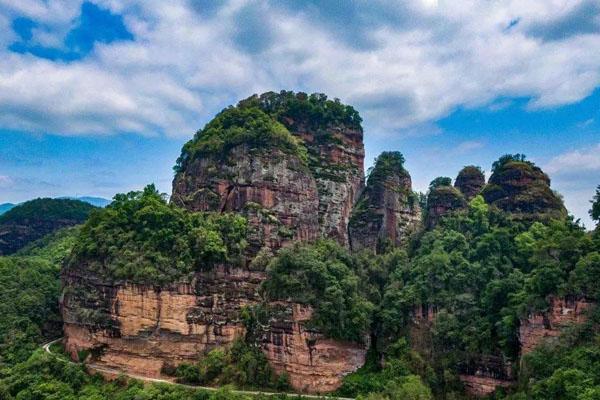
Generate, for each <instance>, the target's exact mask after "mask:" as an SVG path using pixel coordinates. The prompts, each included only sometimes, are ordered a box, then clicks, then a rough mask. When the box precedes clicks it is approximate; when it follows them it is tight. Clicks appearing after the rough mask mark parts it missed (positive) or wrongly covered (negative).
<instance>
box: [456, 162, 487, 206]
mask: <svg viewBox="0 0 600 400" xmlns="http://www.w3.org/2000/svg"><path fill="white" fill-rule="evenodd" d="M484 186H485V175H484V174H483V171H482V170H481V168H480V167H477V166H475V165H467V166H466V167H464V168H463V169H461V170H460V172H459V173H458V175H457V176H456V179H455V181H454V187H455V188H457V189H458V190H460V192H461V193H462V194H463V195H464V196H465V198H466V199H467V200H471V199H472V198H473V197H475V196H477V195H478V194H479V193H480V192H481V190H482V189H483V187H484Z"/></svg>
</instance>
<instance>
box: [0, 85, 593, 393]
mask: <svg viewBox="0 0 600 400" xmlns="http://www.w3.org/2000/svg"><path fill="white" fill-rule="evenodd" d="M360 124H361V119H360V116H359V115H358V113H357V112H356V111H355V110H354V109H353V108H352V107H350V106H347V105H344V104H342V103H340V102H339V101H337V100H330V99H328V98H327V97H326V96H324V95H319V94H315V95H306V94H304V93H293V92H281V93H272V92H269V93H265V94H262V95H260V96H258V95H257V96H252V97H250V98H248V99H246V100H243V101H241V102H240V103H238V104H237V105H236V106H232V107H229V108H227V109H225V110H223V111H222V112H221V113H220V114H218V115H217V116H216V117H215V118H214V119H213V120H212V121H210V122H209V123H208V124H207V125H206V126H205V127H204V128H203V129H201V130H199V131H198V132H197V133H196V135H195V136H194V137H193V138H192V139H191V140H190V141H189V142H188V143H187V144H186V145H185V146H184V148H183V149H182V153H181V156H180V157H179V159H178V160H177V162H176V166H175V177H174V180H173V192H172V195H171V197H170V199H171V201H170V202H168V201H167V200H166V198H167V196H166V195H164V194H161V193H159V192H158V191H157V190H156V188H155V187H154V186H153V185H148V186H147V187H146V188H144V189H143V190H141V191H137V192H130V193H126V194H118V195H116V196H115V198H114V201H113V202H112V203H111V204H110V205H108V206H107V207H106V208H104V209H99V210H97V211H94V212H93V213H91V215H90V216H89V218H88V219H87V220H86V221H85V223H84V224H83V225H82V226H81V227H79V228H75V229H72V230H67V231H59V232H61V233H57V234H55V235H52V236H47V237H46V238H44V239H41V240H40V241H37V242H35V243H34V244H31V245H29V246H27V247H25V248H24V249H23V250H21V251H20V252H18V253H17V254H16V255H14V256H11V257H1V258H0V260H1V262H2V263H4V264H5V265H7V267H6V271H5V272H6V275H7V279H8V280H7V282H6V283H5V285H6V286H7V287H10V288H11V290H14V291H16V292H17V293H19V290H21V289H19V286H22V292H21V293H23V295H24V296H28V295H29V294H28V293H29V292H28V291H29V290H30V289H31V287H33V288H35V290H39V289H40V288H48V290H47V291H44V292H43V293H42V294H41V295H40V296H41V297H40V296H38V295H37V294H36V295H35V296H33V297H34V298H40V299H42V300H41V301H39V302H37V303H34V304H38V305H36V306H35V307H32V308H31V309H32V310H34V311H35V313H36V315H35V316H32V317H31V318H30V320H29V321H30V322H27V324H25V327H24V328H23V329H25V330H26V331H28V332H34V334H32V335H29V334H27V335H21V334H20V333H19V332H22V331H15V330H13V331H11V330H10V329H8V328H5V331H6V332H7V333H6V334H4V336H3V338H2V343H3V346H0V349H5V350H2V351H6V356H5V357H6V360H9V358H10V357H13V358H12V359H11V360H10V361H5V363H6V364H7V365H9V366H10V368H9V369H8V370H7V372H5V373H4V375H3V377H0V394H2V393H9V394H10V395H11V396H17V395H18V394H19V393H20V392H23V393H25V392H26V390H29V389H23V388H27V387H35V388H36V389H35V390H37V391H38V392H39V393H50V392H51V391H52V390H59V388H60V390H63V391H64V393H71V396H72V398H111V396H112V395H113V394H114V393H119V395H121V396H124V397H122V398H127V399H129V398H134V397H133V394H132V395H131V396H130V397H126V396H127V395H125V394H123V392H122V391H123V390H129V389H124V387H125V386H118V387H115V386H114V385H113V386H111V385H112V384H102V383H100V382H99V381H97V382H95V381H94V382H93V381H90V379H89V378H87V377H86V376H85V375H83V374H82V372H81V370H80V369H76V368H74V369H73V370H72V371H71V372H70V374H71V375H69V372H68V371H65V370H63V369H62V367H61V368H58V367H51V366H52V365H53V364H52V360H51V359H48V358H47V356H45V355H43V356H42V355H40V354H34V355H33V356H32V357H31V358H30V359H29V360H28V361H26V362H22V363H21V361H24V360H25V358H26V356H27V355H28V354H29V352H30V350H31V349H32V348H33V347H35V343H36V342H39V341H40V340H41V338H42V337H44V336H45V335H47V334H48V332H51V330H50V329H49V328H47V327H52V326H55V325H53V324H52V321H55V317H54V316H55V315H56V303H54V304H53V303H52V300H53V299H56V300H58V298H59V296H58V294H57V289H56V288H57V287H58V281H57V276H56V271H57V268H58V267H57V265H58V264H59V263H62V264H63V268H62V270H61V280H62V293H61V295H60V315H61V317H62V324H63V332H64V341H63V344H64V349H65V351H66V353H67V355H68V356H69V357H71V359H73V360H78V361H86V362H93V363H95V364H97V365H101V366H102V365H104V366H107V367H111V368H119V369H121V370H124V371H127V372H129V373H134V374H139V375H144V376H148V377H159V376H162V377H166V378H169V379H175V380H177V381H179V382H184V383H188V384H201V385H212V386H223V385H226V384H232V385H235V386H237V387H242V388H257V389H260V390H267V389H268V390H290V389H292V390H294V391H296V392H305V393H335V394H337V395H341V396H345V397H357V396H362V397H361V398H369V399H389V400H394V399H434V398H435V399H464V398H470V397H473V396H475V397H484V396H492V398H496V399H513V400H515V399H536V400H538V399H539V400H541V399H575V400H588V399H594V398H595V397H594V396H597V394H598V393H600V374H599V373H598V371H600V368H599V367H600V365H598V352H597V343H598V340H600V316H599V311H598V308H597V303H598V301H599V300H600V286H599V284H598V282H600V234H599V232H598V230H596V231H595V232H586V231H585V230H584V229H583V228H582V227H581V226H579V225H578V223H577V222H574V221H573V220H572V218H570V217H568V215H567V212H566V210H565V208H564V205H563V204H562V200H561V198H560V196H559V195H558V194H556V193H555V192H553V191H552V189H551V182H550V179H549V177H548V176H547V175H546V174H545V173H544V172H543V171H542V170H541V169H540V168H539V167H538V166H536V165H535V164H534V163H532V162H530V161H528V160H527V159H526V157H524V156H523V155H521V154H515V155H505V156H502V157H500V158H499V160H498V161H497V162H496V163H494V164H493V165H492V174H491V177H490V179H489V181H488V182H485V178H484V174H483V171H482V169H481V168H479V167H477V166H472V165H471V166H467V167H465V168H463V169H462V170H461V171H457V174H458V175H457V177H456V179H454V180H453V179H452V178H449V177H439V178H436V179H434V180H433V181H432V182H431V184H430V186H429V190H428V193H427V194H425V195H419V194H416V193H414V192H413V190H412V186H411V177H410V172H409V171H408V170H407V169H406V167H405V164H404V163H405V160H404V156H403V155H402V154H401V153H400V152H391V151H390V152H384V153H382V154H381V155H380V156H379V157H377V159H376V161H375V164H374V167H373V169H372V170H370V171H369V173H368V174H367V176H366V177H365V176H364V174H363V172H362V171H363V169H362V168H363V163H364V160H363V158H364V146H363V143H362V135H363V131H362V127H361V125H360ZM599 197H600V196H596V198H595V199H593V201H594V203H593V204H592V212H591V215H592V216H593V218H594V219H596V220H598V218H599V217H600V215H599V214H598V212H597V210H598V207H600V206H599V203H600V198H599ZM20 214H21V218H24V217H23V216H24V215H28V213H27V212H25V211H21V212H20ZM13 218H14V217H13ZM40 260H46V261H43V262H42V261H40ZM21 270H22V271H23V273H26V272H27V271H38V270H39V271H40V272H41V273H40V274H39V275H32V277H31V281H30V282H28V283H27V284H19V283H18V282H23V278H18V277H15V276H14V274H16V273H17V272H16V271H21ZM9 281H10V282H9ZM12 281H14V282H17V283H14V282H13V283H11V282H12ZM31 290H32V289H31ZM4 300H5V304H7V305H6V306H5V308H6V310H7V311H6V312H7V313H8V314H7V315H17V313H15V312H14V311H12V310H11V309H10V307H9V306H8V304H9V297H6V298H5V299H4ZM40 307H46V308H45V309H44V308H40ZM26 309H28V308H24V309H23V310H20V309H18V312H25V311H26ZM40 309H42V310H45V311H42V312H39V310H40ZM36 310H38V311H36ZM11 313H12V314H11ZM11 318H13V317H11ZM11 321H12V319H11ZM15 325H16V324H15ZM29 326H31V328H28V327H29ZM19 329H20V328H19ZM13 337H14V338H21V339H19V340H21V341H20V342H18V343H22V344H23V349H24V350H23V351H21V350H19V349H18V346H17V344H11V343H17V341H16V339H12V338H13ZM4 343H6V345H4ZM20 371H21V372H22V373H23V375H24V376H27V377H29V378H27V379H30V383H28V384H24V383H22V381H21V380H20V378H19V374H20V373H21V372H20ZM40 377H44V378H43V379H45V380H49V381H52V382H53V385H55V386H53V387H52V388H50V387H45V386H43V385H42V384H41V383H40V382H41V380H42V378H40ZM73 377H77V378H73ZM3 391H4V392H3ZM111 391H112V392H111ZM148 391H150V392H152V393H154V394H153V395H149V394H148ZM148 391H146V389H143V392H142V389H140V388H139V387H133V386H132V389H131V393H134V392H135V393H144V395H148V396H157V397H149V398H160V397H159V396H162V395H164V396H168V395H170V393H174V392H172V391H171V389H165V388H162V389H161V388H151V389H148ZM180 395H181V396H188V395H189V394H187V393H186V394H183V393H180ZM204 395H205V394H202V395H201V396H204ZM86 396H87V397H86ZM93 396H97V397H93ZM173 396H175V395H174V394H173ZM190 396H191V395H190ZM215 396H216V397H219V396H221V395H215ZM222 396H223V397H222V398H229V397H233V396H234V395H232V394H222ZM582 396H583V397H582ZM42 398H43V397H42ZM141 398H145V397H141ZM202 398H204V397H202ZM220 398H221V397H220Z"/></svg>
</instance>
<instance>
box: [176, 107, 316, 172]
mask: <svg viewBox="0 0 600 400" xmlns="http://www.w3.org/2000/svg"><path fill="white" fill-rule="evenodd" d="M240 144H248V145H250V146H251V147H253V148H258V149H263V150H264V149H269V148H278V149H281V150H283V151H284V152H285V153H288V154H293V155H295V156H297V157H298V158H299V159H301V160H303V161H304V162H306V160H307V154H306V148H304V146H303V145H302V142H301V140H300V139H298V138H297V137H295V136H294V135H292V134H291V133H290V132H289V131H288V130H287V128H286V127H285V126H283V125H282V124H280V123H279V122H277V121H276V120H275V119H273V118H272V117H271V116H269V115H268V114H266V113H265V112H263V111H262V110H260V109H259V108H258V107H229V108H226V109H224V110H223V111H221V112H220V113H219V114H218V115H217V116H216V117H215V118H214V119H213V120H211V121H210V122H209V123H208V124H206V126H205V127H204V129H202V130H200V131H198V132H197V133H196V135H194V138H193V139H192V140H190V141H189V142H187V143H186V144H185V145H184V146H183V149H182V151H181V155H180V156H179V158H178V159H177V162H176V164H175V167H174V169H175V172H182V171H183V170H185V167H186V165H187V163H188V162H190V160H193V159H194V158H195V157H197V156H200V155H212V156H215V155H220V156H222V155H224V154H226V153H227V151H229V150H230V149H231V148H233V147H235V146H238V145H240Z"/></svg>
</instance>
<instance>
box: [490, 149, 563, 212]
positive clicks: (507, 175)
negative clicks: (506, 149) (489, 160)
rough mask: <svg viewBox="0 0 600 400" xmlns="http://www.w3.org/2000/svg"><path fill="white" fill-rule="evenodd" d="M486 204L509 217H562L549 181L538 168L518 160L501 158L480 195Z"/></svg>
mask: <svg viewBox="0 0 600 400" xmlns="http://www.w3.org/2000/svg"><path fill="white" fill-rule="evenodd" d="M482 195H483V197H484V198H485V201H486V202H487V203H488V204H491V205H493V206H496V207H498V208H500V209H501V210H504V211H507V212H509V213H511V215H512V216H513V218H516V219H524V220H549V219H552V218H555V219H561V218H564V217H566V215H567V211H566V209H565V206H564V204H563V202H562V199H561V198H560V197H559V195H557V194H556V193H554V192H553V191H552V189H551V188H550V178H549V177H548V175H546V174H545V173H544V172H543V171H542V170H541V169H540V168H539V167H537V166H536V165H535V164H533V163H532V162H529V161H524V160H521V159H507V158H501V159H500V160H499V161H497V162H496V163H494V167H493V172H492V176H490V179H489V181H488V184H487V185H486V187H485V188H484V190H483V192H482Z"/></svg>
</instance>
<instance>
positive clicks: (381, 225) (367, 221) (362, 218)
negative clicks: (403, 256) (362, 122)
mask: <svg viewBox="0 0 600 400" xmlns="http://www.w3.org/2000/svg"><path fill="white" fill-rule="evenodd" d="M401 157H402V156H401V155H400V154H399V153H396V154H394V153H387V152H386V153H383V154H382V155H380V156H379V157H378V159H377V162H376V163H375V166H374V168H373V170H372V171H371V173H370V175H369V179H368V182H367V186H366V188H365V190H364V191H363V192H362V194H361V196H360V198H359V200H358V202H357V203H356V206H355V207H354V209H353V210H352V217H351V219H350V223H349V225H348V231H349V235H350V244H351V248H352V250H354V251H358V250H363V249H369V250H371V251H374V252H377V251H379V250H385V248H386V247H388V246H399V245H402V244H406V243H407V241H408V238H409V236H410V233H412V232H413V231H414V230H415V229H416V228H417V226H418V225H419V223H420V221H421V210H420V208H419V204H418V201H417V198H416V196H415V195H414V194H413V191H412V184H411V179H410V174H409V173H408V171H406V170H405V169H404V168H403V166H402V161H403V159H402V158H401Z"/></svg>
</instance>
